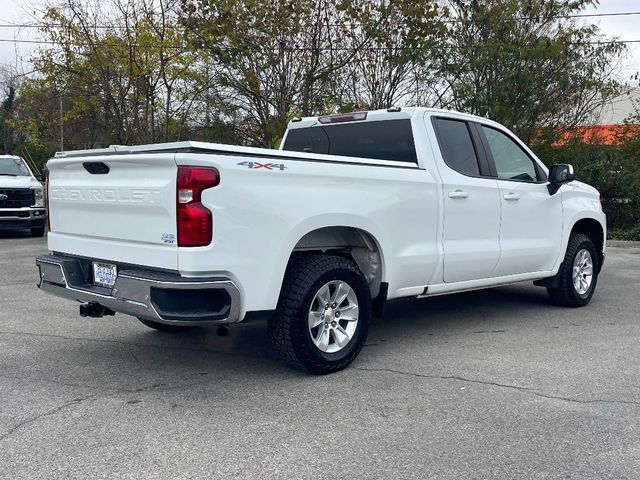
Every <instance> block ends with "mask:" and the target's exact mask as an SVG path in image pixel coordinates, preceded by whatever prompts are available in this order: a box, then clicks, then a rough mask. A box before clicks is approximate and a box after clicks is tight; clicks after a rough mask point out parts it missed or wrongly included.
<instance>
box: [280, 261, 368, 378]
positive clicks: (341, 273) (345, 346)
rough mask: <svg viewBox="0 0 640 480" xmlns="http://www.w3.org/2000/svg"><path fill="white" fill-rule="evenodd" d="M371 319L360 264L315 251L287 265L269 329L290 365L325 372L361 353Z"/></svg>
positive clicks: (334, 370) (346, 362) (340, 366)
mask: <svg viewBox="0 0 640 480" xmlns="http://www.w3.org/2000/svg"><path fill="white" fill-rule="evenodd" d="M370 319H371V296H370V293H369V286H368V284H367V282H366V280H365V278H364V276H363V275H362V273H360V270H359V269H358V267H357V265H356V264H355V263H354V262H353V261H351V260H349V259H346V258H343V257H339V256H334V255H312V256H307V257H302V258H300V259H298V260H295V261H294V262H293V263H292V264H291V265H290V267H289V268H288V270H287V273H286V275H285V280H284V283H283V286H282V292H281V293H280V299H279V301H278V308H277V309H276V313H275V315H274V316H273V318H272V319H271V320H270V321H269V332H270V334H271V340H272V342H273V345H274V347H275V349H276V350H277V352H278V353H279V354H280V356H281V357H282V358H283V359H284V360H285V361H286V362H287V363H288V364H289V365H291V366H292V367H294V368H297V369H301V370H306V371H307V372H310V373H315V374H326V373H332V372H337V371H339V370H342V369H343V368H345V367H347V366H348V365H349V364H350V363H351V362H352V361H353V360H354V359H355V358H356V357H357V356H358V354H359V353H360V350H362V346H363V345H364V342H365V340H366V338H367V333H368V328H369V322H370Z"/></svg>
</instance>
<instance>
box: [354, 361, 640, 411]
mask: <svg viewBox="0 0 640 480" xmlns="http://www.w3.org/2000/svg"><path fill="white" fill-rule="evenodd" d="M351 368H353V369H354V370H362V371H365V372H386V373H393V374H397V375H406V376H411V377H418V378H430V379H436V380H458V381H460V382H467V383H475V384H480V385H489V386H493V387H499V388H508V389H511V390H516V391H519V392H526V393H530V394H532V395H535V396H537V397H542V398H546V399H550V400H562V401H564V402H570V403H580V404H590V403H604V404H621V405H640V401H634V400H604V399H599V398H595V399H591V400H578V399H577V398H571V397H563V396H560V395H550V394H546V393H541V392H539V391H536V390H537V389H534V388H528V387H521V386H518V385H510V384H506V383H497V382H489V381H485V380H475V379H472V378H465V377H460V376H458V375H428V374H423V373H415V372H405V371H403V370H394V369H391V368H365V367H353V366H352V367H351Z"/></svg>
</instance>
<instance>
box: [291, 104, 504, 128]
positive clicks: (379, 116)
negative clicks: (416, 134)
mask: <svg viewBox="0 0 640 480" xmlns="http://www.w3.org/2000/svg"><path fill="white" fill-rule="evenodd" d="M353 113H357V112H353ZM425 113H429V114H431V115H445V116H448V117H455V118H460V119H464V120H473V121H482V122H484V123H491V124H495V125H498V124H497V123H495V122H493V121H491V120H489V119H487V118H483V117H478V116H476V115H471V114H468V113H463V112H459V111H456V110H446V109H443V108H429V107H400V108H398V107H395V108H391V109H382V110H368V111H367V118H366V119H365V120H355V121H357V122H376V121H381V120H396V119H397V120H399V119H410V118H412V117H414V116H416V115H420V114H425ZM336 115H344V114H336ZM323 116H325V115H319V116H315V117H302V118H297V119H294V120H292V121H290V122H289V125H288V129H291V130H293V129H296V128H305V127H313V126H320V125H331V124H322V123H320V121H319V118H320V117H323ZM327 116H331V115H327ZM345 123H348V122H345ZM335 125H340V123H336V124H335Z"/></svg>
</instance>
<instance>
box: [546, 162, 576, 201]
mask: <svg viewBox="0 0 640 480" xmlns="http://www.w3.org/2000/svg"><path fill="white" fill-rule="evenodd" d="M575 178H576V177H575V175H574V173H573V166H571V165H569V164H568V163H560V164H558V165H552V166H551V168H549V185H547V188H548V189H549V194H550V195H553V194H554V193H556V192H557V191H558V189H559V188H560V187H561V186H562V185H564V184H565V183H569V182H573V181H574V180H575Z"/></svg>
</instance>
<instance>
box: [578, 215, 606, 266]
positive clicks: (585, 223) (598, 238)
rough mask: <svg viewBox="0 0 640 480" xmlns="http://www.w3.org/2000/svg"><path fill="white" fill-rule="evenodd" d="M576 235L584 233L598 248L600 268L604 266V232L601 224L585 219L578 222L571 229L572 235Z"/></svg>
mask: <svg viewBox="0 0 640 480" xmlns="http://www.w3.org/2000/svg"><path fill="white" fill-rule="evenodd" d="M574 233H582V234H584V235H587V236H588V237H589V238H591V240H592V241H593V243H594V244H595V246H596V251H597V252H598V268H600V267H601V266H602V260H603V253H602V250H603V247H604V230H603V228H602V225H600V222H598V221H597V220H594V219H593V218H583V219H582V220H579V221H578V222H576V224H575V225H574V226H573V228H572V229H571V234H574Z"/></svg>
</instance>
